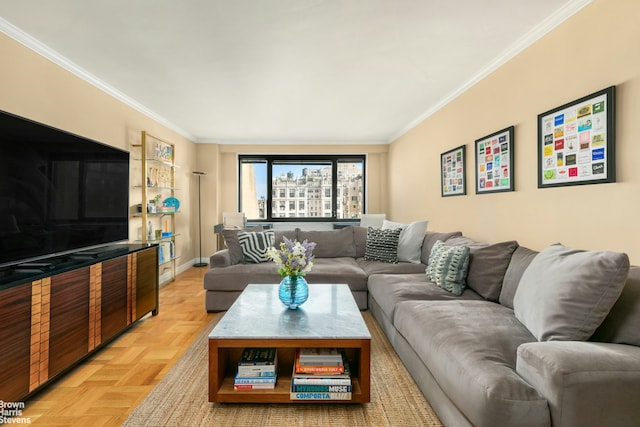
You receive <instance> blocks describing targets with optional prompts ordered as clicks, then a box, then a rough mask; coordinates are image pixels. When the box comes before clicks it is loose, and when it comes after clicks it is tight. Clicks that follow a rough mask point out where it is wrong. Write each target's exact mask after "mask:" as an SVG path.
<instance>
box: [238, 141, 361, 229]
mask: <svg viewBox="0 0 640 427" xmlns="http://www.w3.org/2000/svg"><path fill="white" fill-rule="evenodd" d="M287 161H289V162H301V163H302V162H308V163H319V162H328V163H331V206H332V209H331V216H330V217H298V216H296V217H276V218H274V217H273V215H272V204H273V200H274V198H276V197H274V194H273V191H274V190H273V166H274V163H277V162H287ZM245 162H247V163H253V162H256V163H257V162H261V163H266V164H267V191H266V195H267V197H266V200H265V213H266V218H247V219H248V220H249V221H251V222H353V221H354V220H355V218H337V215H338V193H339V191H338V164H339V163H349V162H361V163H362V212H361V213H363V214H364V213H366V206H367V205H366V182H367V181H366V176H367V175H366V170H367V156H366V155H365V154H344V155H340V154H338V155H321V154H310V155H309V154H308V155H289V154H287V155H277V154H276V155H260V154H239V155H238V188H237V191H236V193H237V194H236V196H237V205H238V207H239V210H240V212H242V193H241V190H242V164H243V163H245ZM305 194H306V197H305V201H307V200H308V198H309V191H308V189H307V190H306V191H305ZM297 197H298V196H297V195H296V198H297ZM305 204H306V203H305Z"/></svg>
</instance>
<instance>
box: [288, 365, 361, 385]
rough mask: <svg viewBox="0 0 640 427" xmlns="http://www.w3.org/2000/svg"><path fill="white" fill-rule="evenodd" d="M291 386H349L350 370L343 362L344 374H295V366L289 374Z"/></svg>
mask: <svg viewBox="0 0 640 427" xmlns="http://www.w3.org/2000/svg"><path fill="white" fill-rule="evenodd" d="M291 384H292V386H293V385H330V386H334V385H349V386H350V385H351V370H350V369H349V364H348V363H346V362H345V364H344V372H342V373H334V374H331V373H330V374H323V373H296V370H295V366H294V368H293V373H292V374H291Z"/></svg>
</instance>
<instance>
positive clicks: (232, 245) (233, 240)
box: [222, 225, 262, 264]
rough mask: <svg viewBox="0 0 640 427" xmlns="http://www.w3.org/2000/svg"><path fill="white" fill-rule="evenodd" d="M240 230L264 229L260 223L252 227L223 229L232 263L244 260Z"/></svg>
mask: <svg viewBox="0 0 640 427" xmlns="http://www.w3.org/2000/svg"><path fill="white" fill-rule="evenodd" d="M239 231H262V226H261V225H258V226H255V227H250V228H225V229H224V230H222V237H223V238H224V244H225V245H226V246H227V249H229V261H230V262H231V264H238V263H239V262H242V261H243V260H244V256H243V255H242V248H241V247H240V242H239V241H238V232H239Z"/></svg>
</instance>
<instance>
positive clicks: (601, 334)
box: [591, 267, 640, 347]
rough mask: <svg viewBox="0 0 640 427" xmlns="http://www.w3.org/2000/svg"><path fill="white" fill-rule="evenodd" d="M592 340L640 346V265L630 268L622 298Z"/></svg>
mask: <svg viewBox="0 0 640 427" xmlns="http://www.w3.org/2000/svg"><path fill="white" fill-rule="evenodd" d="M591 340H592V341H602V342H612V343H616V344H629V345H636V346H639V347H640V267H631V268H630V269H629V276H628V277H627V281H626V283H625V285H624V289H623V290H622V293H621V294H620V298H618V300H617V301H616V303H615V304H614V305H613V307H612V308H611V311H609V315H608V316H607V317H606V319H604V322H602V325H600V327H599V328H598V330H596V332H595V334H593V336H592V337H591Z"/></svg>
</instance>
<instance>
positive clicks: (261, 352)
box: [238, 347, 278, 366]
mask: <svg viewBox="0 0 640 427" xmlns="http://www.w3.org/2000/svg"><path fill="white" fill-rule="evenodd" d="M277 358H278V352H277V351H276V349H275V348H253V347H249V348H245V349H244V350H242V355H241V356H240V361H239V362H238V365H239V366H256V365H275V364H276V362H277Z"/></svg>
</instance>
